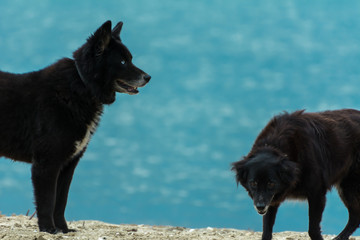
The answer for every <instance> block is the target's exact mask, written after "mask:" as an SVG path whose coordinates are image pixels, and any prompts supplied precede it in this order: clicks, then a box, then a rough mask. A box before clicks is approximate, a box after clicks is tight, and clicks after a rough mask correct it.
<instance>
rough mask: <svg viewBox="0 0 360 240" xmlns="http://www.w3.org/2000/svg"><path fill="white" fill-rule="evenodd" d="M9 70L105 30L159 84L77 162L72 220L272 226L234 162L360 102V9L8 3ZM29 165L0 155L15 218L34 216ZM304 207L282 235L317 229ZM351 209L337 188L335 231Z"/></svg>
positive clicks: (128, 104) (262, 1)
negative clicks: (277, 128)
mask: <svg viewBox="0 0 360 240" xmlns="http://www.w3.org/2000/svg"><path fill="white" fill-rule="evenodd" d="M0 6H1V7H0V52H1V57H0V69H1V70H2V71H9V72H15V73H23V72H28V71H34V70H38V69H40V68H43V67H46V66H47V65H50V64H52V63H54V62H55V61H56V60H58V59H60V58H62V57H72V52H73V51H75V50H76V49H77V48H78V47H80V46H81V45H82V44H83V43H84V42H85V41H86V39H87V38H88V37H89V36H90V34H91V33H93V32H94V31H95V30H96V29H97V28H98V27H99V26H100V25H101V24H102V23H103V22H105V21H106V20H112V21H113V24H114V25H115V24H116V23H117V22H118V21H120V20H121V21H124V27H123V30H122V33H121V38H122V40H123V42H124V43H125V44H126V45H127V47H128V48H129V49H130V50H131V52H132V54H133V56H134V63H135V64H136V65H137V66H139V67H140V68H142V69H143V70H144V71H146V72H147V73H149V74H150V75H151V76H152V79H151V81H150V83H149V84H148V85H147V86H146V87H144V88H142V89H139V90H140V94H139V95H136V96H129V95H125V94H118V95H117V101H116V102H115V103H114V104H113V105H111V106H107V107H106V108H105V111H104V114H103V118H102V121H101V123H100V126H99V128H98V130H97V132H96V134H95V135H94V136H93V138H92V141H91V142H90V145H89V146H88V150H87V152H86V153H85V155H84V157H83V158H82V160H81V161H80V164H79V165H78V167H77V169H76V172H75V176H74V181H73V184H72V186H71V189H70V195H69V201H68V207H67V211H66V216H67V220H69V221H71V220H91V219H95V220H101V221H105V222H111V223H116V224H119V223H134V224H156V225H176V226H185V227H191V228H200V227H207V226H211V227H227V228H237V229H252V230H256V231H261V229H262V217H261V216H259V215H258V214H257V213H256V211H255V210H254V209H253V204H252V201H251V200H250V198H249V197H248V195H247V193H246V192H245V190H244V189H243V188H242V187H237V186H236V183H235V180H234V173H233V172H231V171H230V164H231V163H232V162H234V161H237V160H239V159H240V158H241V157H242V156H244V155H246V154H247V152H248V151H249V150H250V148H251V145H252V143H253V141H254V140H255V137H256V136H257V134H258V133H259V131H260V130H261V129H262V128H263V127H264V126H265V124H266V123H267V122H268V121H269V120H270V118H272V117H273V116H274V115H275V114H278V113H281V112H282V111H284V110H286V111H294V110H297V109H306V110H307V111H321V110H327V109H337V108H360V94H359V92H360V84H359V83H360V68H359V66H360V47H359V46H360V23H359V22H360V20H359V13H360V2H359V1H355V0H349V1H335V0H326V1H310V0H302V1H294V0H291V1H267V0H253V1H249V0H232V1H231V0H229V1H220V0H218V1H212V0H200V1H190V0H184V1H168V0H152V1H146V0H136V1H125V0H122V1H119V0H112V1H88V0H86V1H85V0H84V1H72V0H64V1H56V2H55V1H50V0H33V1H17V0H11V1H10V0H4V1H1V3H0ZM33 201H34V199H33V195H32V185H31V177H30V166H29V165H26V164H24V163H14V162H13V161H10V160H5V159H1V161H0V211H1V213H2V214H7V215H10V214H13V213H15V214H25V213H26V212H27V210H28V209H29V210H30V212H31V213H32V212H34V205H33ZM307 209H308V208H307V204H306V203H305V202H287V203H285V204H283V205H282V206H281V207H280V209H279V213H278V216H277V220H276V224H275V228H274V230H275V231H285V230H293V231H307V225H308V217H307V216H308V214H307ZM347 217H348V216H347V211H346V208H345V207H344V206H343V204H342V203H341V201H340V200H339V197H338V196H337V193H336V190H333V191H332V192H331V193H329V194H328V201H327V206H326V209H325V213H324V216H323V221H322V227H323V232H324V233H327V234H335V233H338V232H339V231H340V230H342V228H343V227H344V226H345V224H346V222H347Z"/></svg>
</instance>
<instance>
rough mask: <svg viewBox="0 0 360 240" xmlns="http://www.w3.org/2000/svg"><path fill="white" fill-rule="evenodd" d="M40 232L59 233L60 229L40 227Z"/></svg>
mask: <svg viewBox="0 0 360 240" xmlns="http://www.w3.org/2000/svg"><path fill="white" fill-rule="evenodd" d="M40 232H47V233H50V234H56V233H58V229H57V228H55V227H40Z"/></svg>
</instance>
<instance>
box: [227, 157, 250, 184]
mask: <svg viewBox="0 0 360 240" xmlns="http://www.w3.org/2000/svg"><path fill="white" fill-rule="evenodd" d="M231 170H232V171H234V172H235V173H236V182H237V184H239V183H240V184H242V185H244V184H245V183H246V181H247V176H248V172H249V171H248V168H247V167H246V161H245V160H240V161H237V162H234V163H232V168H231Z"/></svg>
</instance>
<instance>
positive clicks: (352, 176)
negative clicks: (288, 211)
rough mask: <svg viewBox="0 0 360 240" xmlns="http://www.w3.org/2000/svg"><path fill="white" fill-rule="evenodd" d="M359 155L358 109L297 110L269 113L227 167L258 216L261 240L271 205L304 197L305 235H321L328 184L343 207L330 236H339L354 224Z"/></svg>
mask: <svg viewBox="0 0 360 240" xmlns="http://www.w3.org/2000/svg"><path fill="white" fill-rule="evenodd" d="M359 157H360V112H359V111H356V110H352V109H344V110H337V111H326V112H321V113H304V111H297V112H294V113H292V114H288V113H285V114H282V115H279V116H276V117H275V118H273V119H272V120H271V121H270V122H269V123H268V125H267V126H266V127H265V128H264V129H263V130H262V132H261V133H260V135H259V136H258V137H257V139H256V141H255V143H254V145H253V147H252V149H251V151H250V153H249V154H248V155H247V156H245V157H244V159H242V160H241V161H238V162H235V163H233V168H232V170H234V171H235V172H236V180H237V182H238V183H240V184H241V185H242V186H243V187H244V188H245V189H246V190H247V191H248V193H249V195H250V197H251V198H252V199H253V201H254V206H255V209H256V210H257V211H258V213H260V214H261V215H263V235H262V239H263V240H268V239H271V238H272V229H273V225H274V223H275V217H276V213H277V209H278V207H279V206H280V204H281V203H282V202H283V201H284V200H286V199H288V198H295V199H307V201H308V203H309V236H310V238H311V239H312V240H321V239H323V238H322V236H321V229H320V222H321V218H322V213H323V210H324V208H325V202H326V193H327V191H328V190H330V189H331V188H332V187H333V186H336V187H337V188H338V191H339V195H340V197H341V199H342V200H343V202H344V204H345V206H346V207H347V209H348V211H349V221H348V223H347V225H346V227H345V228H344V230H343V231H342V232H341V233H340V234H339V235H338V236H337V237H336V238H335V239H337V240H345V239H348V238H349V236H350V235H351V234H352V233H353V232H354V231H355V230H356V229H357V227H358V226H359V224H360V165H359V163H360V158H359Z"/></svg>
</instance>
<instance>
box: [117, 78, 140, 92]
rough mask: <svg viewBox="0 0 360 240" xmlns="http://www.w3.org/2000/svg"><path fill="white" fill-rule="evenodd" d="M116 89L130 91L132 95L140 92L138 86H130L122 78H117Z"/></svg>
mask: <svg viewBox="0 0 360 240" xmlns="http://www.w3.org/2000/svg"><path fill="white" fill-rule="evenodd" d="M115 91H117V92H120V93H128V94H130V95H134V94H138V93H139V91H138V90H137V87H133V86H130V85H129V84H127V83H125V82H124V81H122V80H117V81H116V83H115Z"/></svg>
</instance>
